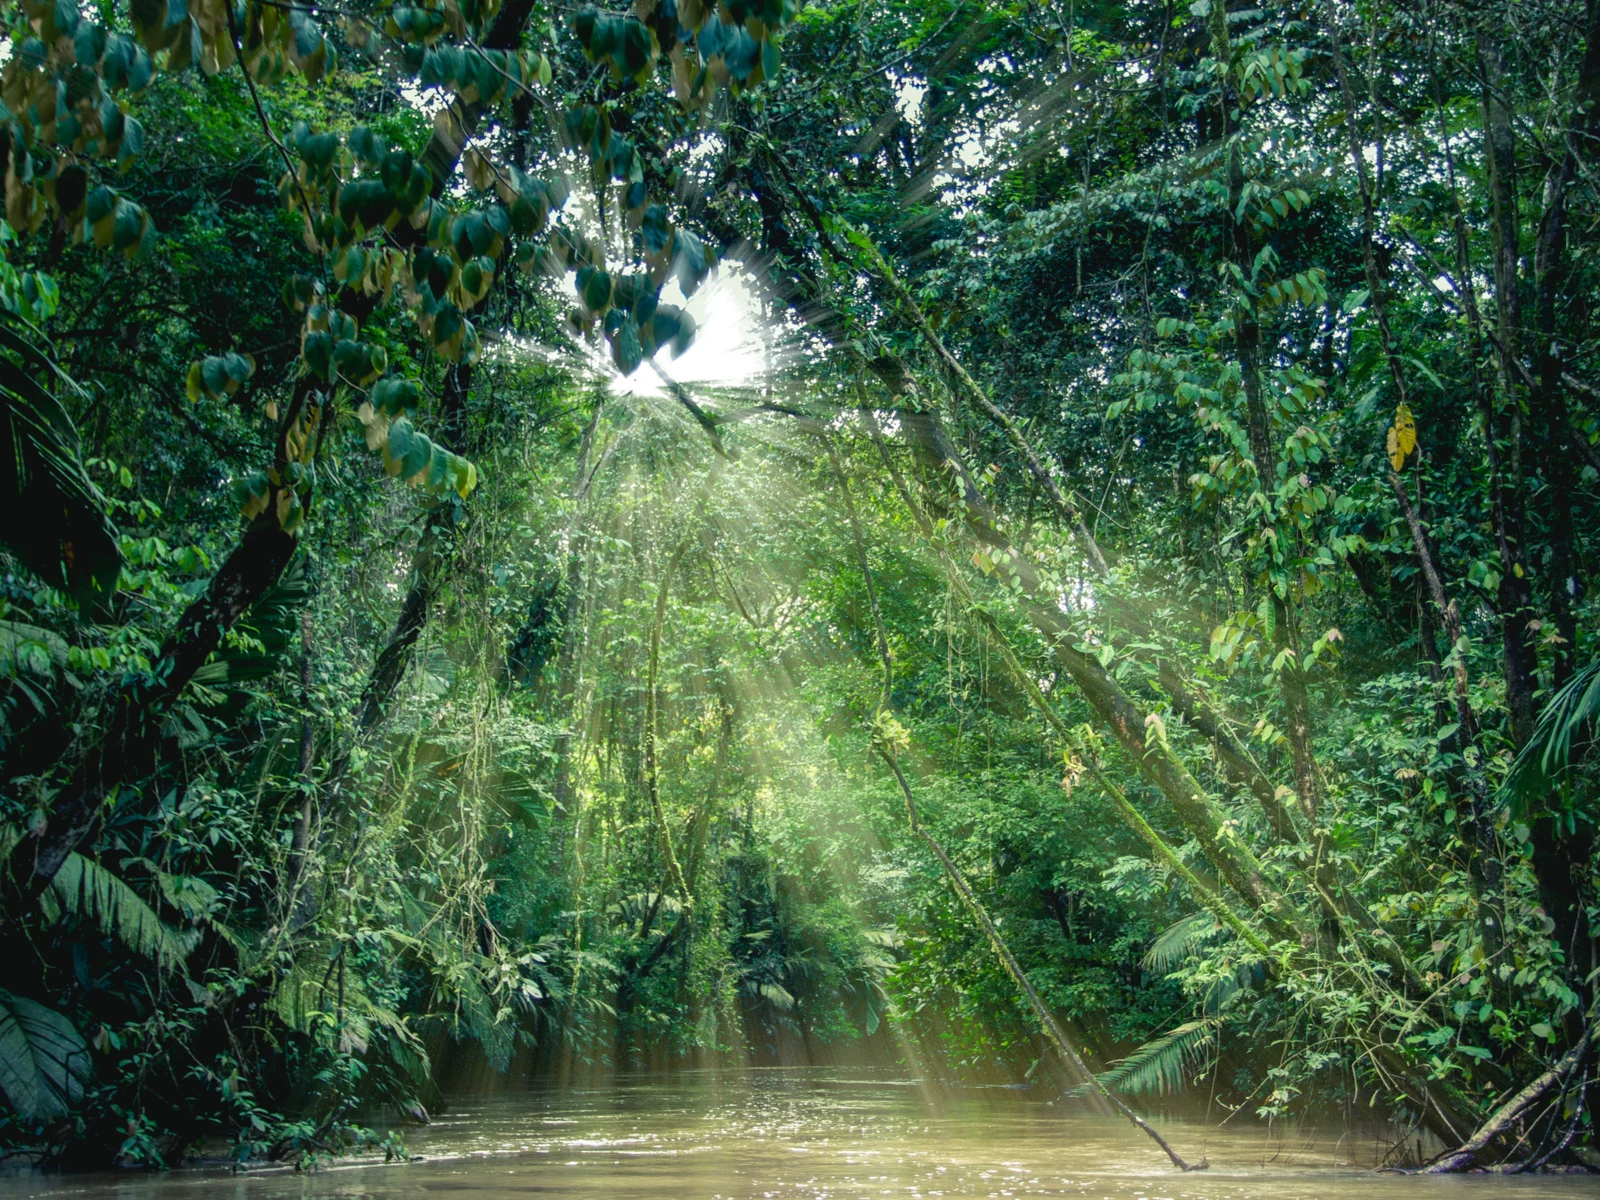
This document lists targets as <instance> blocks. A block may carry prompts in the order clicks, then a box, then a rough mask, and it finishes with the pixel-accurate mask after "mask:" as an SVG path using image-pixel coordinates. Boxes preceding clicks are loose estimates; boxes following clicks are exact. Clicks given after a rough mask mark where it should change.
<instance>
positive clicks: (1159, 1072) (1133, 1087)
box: [1100, 1017, 1221, 1096]
mask: <svg viewBox="0 0 1600 1200" xmlns="http://www.w3.org/2000/svg"><path fill="white" fill-rule="evenodd" d="M1220 1025H1221V1022H1219V1021H1218V1020H1217V1018H1215V1017H1200V1018H1199V1019H1198V1020H1194V1021H1185V1022H1184V1023H1183V1024H1182V1025H1179V1026H1178V1027H1177V1028H1176V1029H1173V1030H1171V1031H1169V1032H1167V1033H1164V1034H1162V1035H1161V1036H1160V1037H1158V1038H1156V1039H1155V1040H1154V1041H1149V1042H1146V1043H1145V1044H1144V1045H1142V1046H1140V1047H1139V1048H1138V1049H1137V1050H1135V1051H1134V1052H1133V1053H1132V1054H1130V1055H1128V1057H1127V1058H1125V1059H1123V1060H1122V1061H1121V1062H1120V1063H1118V1064H1117V1065H1116V1066H1114V1067H1112V1068H1111V1070H1109V1071H1107V1072H1105V1073H1104V1074H1103V1075H1101V1076H1100V1082H1101V1083H1103V1084H1105V1085H1106V1087H1108V1088H1110V1089H1112V1090H1113V1091H1118V1092H1126V1093H1128V1094H1130V1095H1149V1094H1151V1093H1156V1094H1159V1095H1163V1096H1172V1095H1176V1094H1177V1093H1178V1092H1181V1091H1183V1090H1184V1088H1186V1087H1188V1085H1189V1077H1190V1075H1191V1073H1192V1072H1193V1071H1196V1070H1198V1069H1199V1068H1200V1066H1201V1065H1202V1063H1203V1062H1204V1061H1205V1059H1206V1058H1207V1057H1208V1056H1209V1054H1210V1052H1211V1048H1212V1046H1213V1045H1214V1044H1215V1042H1216V1037H1217V1030H1218V1028H1219V1027H1220Z"/></svg>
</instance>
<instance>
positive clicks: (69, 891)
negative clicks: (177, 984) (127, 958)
mask: <svg viewBox="0 0 1600 1200" xmlns="http://www.w3.org/2000/svg"><path fill="white" fill-rule="evenodd" d="M40 901H41V906H42V907H45V908H46V909H48V908H49V906H50V904H51V903H54V904H55V905H58V906H59V910H60V912H65V913H70V914H72V915H73V916H77V917H81V918H82V919H84V920H86V921H90V922H92V923H93V924H95V925H96V926H97V927H98V928H99V929H100V931H101V932H102V933H106V934H109V935H111V936H112V937H114V938H116V939H117V940H118V941H120V942H121V943H122V944H123V945H124V946H125V947H127V948H128V949H129V950H131V951H133V953H135V954H141V955H143V956H144V957H146V958H149V959H152V960H154V961H155V962H156V964H157V965H158V966H160V967H161V968H162V969H163V970H167V971H175V970H177V969H178V968H179V967H181V966H182V965H183V960H184V958H185V957H187V949H186V947H185V946H184V944H183V940H182V939H181V938H180V937H179V936H178V935H177V933H175V932H174V931H173V930H172V929H170V928H168V926H167V925H166V923H165V922H164V921H162V920H161V918H160V917H158V916H157V915H156V912H155V910H154V909H153V908H151V907H150V906H149V905H148V904H146V903H145V901H144V899H143V898H142V897H141V896H140V895H139V893H138V892H136V891H134V890H133V889H132V888H131V887H129V886H128V885H127V883H125V882H124V881H123V880H121V879H119V878H117V876H115V875H113V874H112V873H111V872H110V871H109V870H107V869H106V868H105V867H103V866H102V865H100V864H99V863H97V862H95V861H94V860H93V859H90V858H85V857H84V856H83V855H81V854H69V855H67V861H66V862H64V863H62V864H61V869H60V870H59V871H57V872H56V874H55V878H53V879H52V880H51V881H50V887H49V890H48V891H46V892H45V893H44V895H43V896H42V897H41V898H40Z"/></svg>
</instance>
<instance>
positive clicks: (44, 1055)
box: [0, 990, 93, 1121]
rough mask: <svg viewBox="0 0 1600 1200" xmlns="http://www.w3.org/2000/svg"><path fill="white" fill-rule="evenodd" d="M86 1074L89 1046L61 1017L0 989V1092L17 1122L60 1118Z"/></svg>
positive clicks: (78, 1096)
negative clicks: (9, 1104) (14, 1111)
mask: <svg viewBox="0 0 1600 1200" xmlns="http://www.w3.org/2000/svg"><path fill="white" fill-rule="evenodd" d="M92 1073H93V1060H92V1059H91V1058H90V1056H89V1047H88V1045H87V1044H86V1043H85V1042H84V1040H83V1035H82V1034H80V1033H79V1032H78V1030H77V1027H76V1026H75V1025H73V1023H72V1022H71V1021H70V1020H68V1019H67V1017H66V1016H65V1015H64V1014H62V1013H60V1012H57V1011H56V1010H55V1009H53V1008H47V1007H45V1006H44V1005H43V1004H40V1003H38V1002H37V1001H34V1000H29V999H27V998H26V997H23V996H18V995H15V994H14V993H12V992H8V991H4V990H0V1091H3V1092H5V1094H6V1099H7V1100H8V1101H10V1103H11V1107H12V1108H14V1109H15V1110H16V1112H17V1114H18V1115H19V1116H20V1117H22V1118H23V1119H24V1120H28V1121H42V1120H49V1119H51V1118H55V1117H61V1116H65V1115H66V1113H67V1112H68V1110H69V1109H70V1108H72V1107H73V1106H74V1105H76V1104H79V1103H81V1102H82V1100H83V1096H84V1088H85V1085H87V1084H88V1082H89V1079H90V1077H91V1075H92Z"/></svg>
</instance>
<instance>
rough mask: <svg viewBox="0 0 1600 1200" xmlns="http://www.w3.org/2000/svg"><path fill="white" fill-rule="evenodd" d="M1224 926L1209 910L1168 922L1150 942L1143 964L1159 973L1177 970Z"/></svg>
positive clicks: (1147, 968)
mask: <svg viewBox="0 0 1600 1200" xmlns="http://www.w3.org/2000/svg"><path fill="white" fill-rule="evenodd" d="M1221 928H1222V927H1221V926H1220V925H1218V924H1217V919H1216V918H1215V917H1213V916H1212V915H1211V914H1210V913H1203V912H1201V913H1191V914H1190V915H1189V916H1187V917H1184V918H1183V919H1182V920H1180V921H1177V922H1176V923H1174V924H1172V925H1169V926H1168V927H1167V928H1166V929H1165V930H1163V931H1162V932H1161V934H1160V935H1159V936H1158V937H1157V938H1156V940H1155V941H1153V942H1151V943H1150V949H1148V950H1146V951H1145V952H1144V958H1143V959H1142V960H1141V965H1142V966H1143V967H1144V969H1145V970H1146V971H1150V972H1153V973H1155V974H1158V975H1165V974H1167V973H1168V972H1169V971H1173V970H1176V969H1177V967H1178V965H1179V964H1180V963H1181V962H1183V960H1184V959H1186V958H1188V957H1189V956H1190V955H1191V954H1193V953H1194V952H1195V951H1196V950H1198V949H1199V948H1200V947H1201V946H1202V945H1203V944H1204V943H1205V942H1207V941H1209V940H1210V939H1211V938H1212V937H1213V936H1214V935H1215V934H1217V933H1218V932H1220V930H1221Z"/></svg>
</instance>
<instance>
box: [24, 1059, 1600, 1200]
mask: <svg viewBox="0 0 1600 1200" xmlns="http://www.w3.org/2000/svg"><path fill="white" fill-rule="evenodd" d="M1243 1119H1244V1117H1243V1115H1242V1114H1241V1116H1240V1118H1238V1120H1243ZM1162 1130H1163V1133H1164V1134H1165V1136H1166V1137H1167V1138H1168V1139H1169V1140H1170V1141H1172V1142H1173V1143H1174V1145H1175V1147H1176V1148H1177V1149H1178V1151H1179V1152H1180V1153H1182V1154H1183V1155H1185V1156H1186V1157H1188V1158H1189V1159H1190V1160H1191V1161H1194V1160H1196V1159H1199V1158H1200V1157H1202V1156H1206V1157H1209V1158H1210V1160H1211V1163H1212V1166H1211V1169H1210V1170H1208V1171H1205V1172H1203V1173H1197V1174H1190V1175H1181V1174H1179V1173H1177V1172H1175V1171H1173V1170H1171V1169H1170V1167H1169V1166H1168V1164H1167V1162H1166V1160H1165V1158H1163V1157H1162V1156H1161V1155H1160V1153H1159V1151H1157V1150H1156V1149H1155V1148H1154V1147H1153V1146H1151V1145H1150V1144H1149V1143H1148V1142H1147V1141H1146V1140H1145V1139H1144V1138H1143V1137H1142V1136H1140V1135H1139V1134H1137V1133H1136V1132H1135V1131H1134V1130H1132V1129H1131V1128H1130V1127H1129V1126H1128V1125H1126V1124H1125V1123H1123V1122H1121V1121H1116V1120H1109V1119H1105V1118H1102V1117H1098V1116H1094V1115H1086V1114H1084V1113H1082V1112H1080V1111H1076V1110H1063V1109H1059V1108H1054V1107H1050V1106H1047V1105H1044V1104H1042V1103H1040V1102H1039V1101H1038V1099H1037V1098H1034V1097H1030V1096H1028V1095H1024V1094H1020V1093H1017V1092H1012V1091H1008V1090H1004V1089H981V1090H977V1091H963V1092H957V1093H954V1094H952V1093H949V1092H937V1091H934V1090H931V1089H928V1088H924V1087H922V1086H920V1085H918V1084H916V1083H914V1082H909V1081H906V1080H903V1079H895V1078H891V1077H888V1076H882V1075H879V1076H875V1075H872V1074H870V1073H862V1072H846V1071H840V1070H837V1069H831V1068H830V1069H821V1068H819V1069H810V1070H794V1069H780V1070H759V1069H756V1070H735V1071H721V1072H709V1071H707V1072H699V1071H688V1072H678V1073H674V1074H671V1075H654V1076H637V1077H631V1078H624V1079H621V1080H619V1081H615V1082H612V1083H609V1084H607V1085H606V1086H604V1087H592V1088H591V1087H583V1088H570V1089H567V1090H565V1091H559V1090H554V1089H549V1090H537V1091H524V1092H514V1093H505V1094H499V1095H493V1096H475V1097H466V1098H462V1099H459V1100H458V1101H457V1102H456V1103H455V1104H454V1105H453V1106H452V1108H451V1109H450V1110H449V1111H448V1112H446V1113H445V1114H443V1115H442V1116H441V1117H439V1119H437V1120H436V1121H435V1122H434V1124H433V1125H431V1126H429V1127H428V1128H426V1129H419V1130H414V1131H412V1132H411V1133H410V1134H409V1135H408V1138H407V1140H408V1143H409V1146H410V1149H411V1151H412V1153H413V1154H418V1155H421V1156H422V1161H419V1162H412V1163H409V1164H404V1165H395V1166H388V1167H384V1166H378V1165H373V1164H352V1163H345V1164H341V1165H338V1166H335V1167H332V1168H328V1169H325V1170H321V1171H317V1172H315V1173H312V1174H309V1175H298V1176H297V1175H294V1174H292V1173H289V1172H286V1171H252V1172H245V1173H239V1174H229V1173H227V1172H225V1171H219V1170H213V1169H208V1168H191V1169H186V1170H183V1171H178V1172H173V1173H171V1174H168V1175H165V1176H149V1175H128V1176H115V1177H113V1176H106V1175H99V1176H79V1177H67V1178H60V1177H26V1176H24V1177H13V1178H11V1179H7V1180H0V1200H11V1198H12V1197H17V1198H19V1200H20V1197H23V1196H48V1197H50V1198H51V1200H77V1198H80V1197H81V1198H82V1200H158V1198H161V1200H165V1198H166V1197H172V1198H173V1200H290V1198H295V1200H319V1198H322V1197H326V1198H328V1200H355V1198H357V1197H361V1198H365V1197H372V1198H374V1200H433V1198H434V1197H436V1196H439V1195H441V1194H446V1193H463V1194H465V1193H471V1194H474V1195H475V1196H480V1197H482V1198H483V1200H491V1198H493V1197H508V1198H515V1197H528V1198H529V1200H855V1198H862V1200H864V1198H867V1197H897V1198H928V1200H933V1198H946V1200H990V1198H993V1200H1009V1198H1012V1197H1017V1198H1023V1197H1033V1196H1053V1197H1082V1198H1084V1200H1102V1198H1104V1200H1357V1198H1358V1197H1360V1198H1363V1200H1364V1198H1366V1197H1379V1198H1380V1200H1382V1198H1385V1197H1393V1200H1412V1198H1416V1200H1435V1198H1438V1200H1491V1198H1494V1197H1501V1196H1512V1197H1515V1198H1517V1200H1534V1198H1543V1197H1554V1198H1559V1200H1576V1198H1577V1197H1579V1196H1592V1195H1597V1194H1600V1188H1597V1187H1596V1186H1595V1183H1594V1182H1593V1181H1592V1180H1591V1179H1586V1178H1573V1177H1546V1178H1485V1177H1482V1176H1478V1177H1452V1178H1443V1179H1439V1178H1426V1179H1421V1178H1397V1177H1395V1176H1376V1177H1375V1176H1373V1175H1371V1174H1369V1173H1367V1172H1366V1171H1365V1170H1364V1169H1362V1167H1361V1166H1360V1165H1359V1164H1360V1163H1362V1162H1364V1161H1370V1160H1371V1157H1372V1154H1373V1151H1374V1147H1373V1145H1372V1144H1371V1143H1370V1141H1368V1142H1364V1143H1363V1142H1359V1141H1357V1140H1356V1139H1354V1138H1351V1137H1343V1138H1341V1137H1339V1136H1337V1135H1335V1136H1331V1137H1315V1136H1309V1135H1293V1136H1288V1137H1284V1136H1278V1137H1269V1136H1268V1134H1267V1133H1266V1132H1264V1131H1263V1129H1262V1128H1261V1127H1260V1126H1259V1125H1254V1126H1245V1127H1242V1128H1233V1127H1231V1126H1229V1127H1224V1128H1217V1127H1214V1126H1208V1125H1204V1124H1200V1123H1193V1122H1179V1121H1168V1122H1165V1123H1164V1124H1163V1125H1162Z"/></svg>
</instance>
